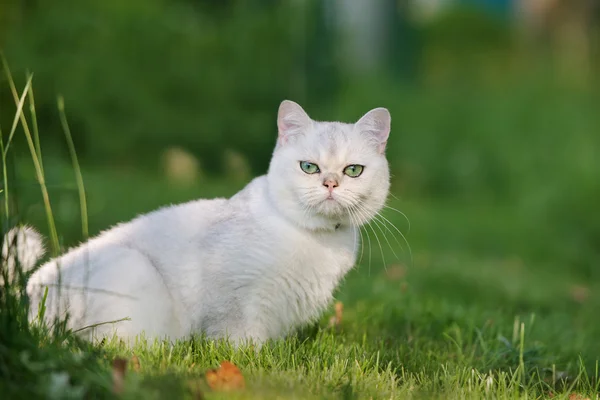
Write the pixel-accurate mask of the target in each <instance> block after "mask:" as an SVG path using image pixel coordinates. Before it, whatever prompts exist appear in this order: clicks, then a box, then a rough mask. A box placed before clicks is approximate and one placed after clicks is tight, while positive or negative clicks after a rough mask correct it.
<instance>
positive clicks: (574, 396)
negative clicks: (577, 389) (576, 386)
mask: <svg viewBox="0 0 600 400" xmlns="http://www.w3.org/2000/svg"><path fill="white" fill-rule="evenodd" d="M569 400H590V398H589V397H583V395H580V394H579V393H571V394H570V395H569Z"/></svg>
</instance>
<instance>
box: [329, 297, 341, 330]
mask: <svg viewBox="0 0 600 400" xmlns="http://www.w3.org/2000/svg"><path fill="white" fill-rule="evenodd" d="M343 316H344V303H342V302H341V301H338V302H337V303H335V315H332V316H331V318H330V319H329V327H330V328H333V327H339V326H340V325H341V324H342V318H343Z"/></svg>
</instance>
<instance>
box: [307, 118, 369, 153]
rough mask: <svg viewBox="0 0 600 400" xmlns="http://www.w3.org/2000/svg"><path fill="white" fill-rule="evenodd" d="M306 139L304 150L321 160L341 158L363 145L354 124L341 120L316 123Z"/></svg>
mask: <svg viewBox="0 0 600 400" xmlns="http://www.w3.org/2000/svg"><path fill="white" fill-rule="evenodd" d="M306 139H307V140H306V150H307V151H308V152H309V153H310V155H311V156H312V157H315V158H318V159H321V160H323V159H342V160H343V159H345V158H347V157H349V156H351V154H352V153H354V152H357V151H359V149H360V148H361V147H363V146H362V143H361V142H362V141H361V140H360V139H361V138H360V136H359V135H357V134H356V132H355V131H354V126H353V125H352V124H344V123H341V122H319V123H316V124H315V126H314V127H313V131H312V132H311V133H310V134H309V135H307V138H306Z"/></svg>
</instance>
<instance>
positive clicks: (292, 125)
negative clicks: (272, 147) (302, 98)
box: [277, 100, 312, 144]
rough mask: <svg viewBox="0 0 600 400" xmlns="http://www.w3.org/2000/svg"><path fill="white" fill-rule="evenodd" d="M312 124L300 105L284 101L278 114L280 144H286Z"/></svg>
mask: <svg viewBox="0 0 600 400" xmlns="http://www.w3.org/2000/svg"><path fill="white" fill-rule="evenodd" d="M311 123H312V121H311V119H310V117H309V116H308V114H307V113H306V112H305V111H304V110H303V109H302V107H300V105H299V104H297V103H294V102H293V101H291V100H284V101H282V102H281V104H280V105H279V112H278V113H277V129H278V130H279V139H278V142H279V143H280V144H284V143H285V142H286V141H287V139H288V138H289V137H290V136H291V135H295V134H297V133H302V132H303V131H304V130H305V129H306V128H307V127H308V126H310V124H311Z"/></svg>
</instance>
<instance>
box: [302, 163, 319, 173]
mask: <svg viewBox="0 0 600 400" xmlns="http://www.w3.org/2000/svg"><path fill="white" fill-rule="evenodd" d="M300 168H301V169H302V171H304V172H306V173H307V174H316V173H317V172H321V170H320V169H319V166H318V165H317V164H313V163H311V162H308V161H300Z"/></svg>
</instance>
